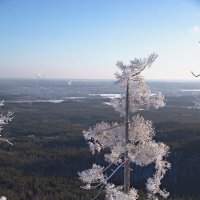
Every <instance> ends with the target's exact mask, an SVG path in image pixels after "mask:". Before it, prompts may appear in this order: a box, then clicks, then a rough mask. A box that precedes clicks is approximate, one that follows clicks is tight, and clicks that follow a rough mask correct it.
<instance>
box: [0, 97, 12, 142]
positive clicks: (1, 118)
mask: <svg viewBox="0 0 200 200" xmlns="http://www.w3.org/2000/svg"><path fill="white" fill-rule="evenodd" d="M2 106H4V101H0V109H1V107H2ZM12 115H13V113H12V112H10V111H9V112H8V113H7V114H3V113H0V133H1V132H2V130H3V126H4V125H6V124H7V123H8V122H10V121H11V120H12ZM0 141H5V142H7V143H9V144H11V145H12V143H11V142H10V141H9V140H8V139H6V138H2V137H1V134H0Z"/></svg>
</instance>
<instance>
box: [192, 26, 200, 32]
mask: <svg viewBox="0 0 200 200" xmlns="http://www.w3.org/2000/svg"><path fill="white" fill-rule="evenodd" d="M190 31H191V32H192V33H200V26H193V27H192V28H190Z"/></svg>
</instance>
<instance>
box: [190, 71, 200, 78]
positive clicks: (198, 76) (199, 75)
mask: <svg viewBox="0 0 200 200" xmlns="http://www.w3.org/2000/svg"><path fill="white" fill-rule="evenodd" d="M191 74H192V75H193V76H195V77H196V78H197V77H199V76H200V74H197V75H195V74H194V73H193V72H192V71H191Z"/></svg>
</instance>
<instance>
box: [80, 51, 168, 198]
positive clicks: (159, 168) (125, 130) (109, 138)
mask: <svg viewBox="0 0 200 200" xmlns="http://www.w3.org/2000/svg"><path fill="white" fill-rule="evenodd" d="M156 58H157V54H155V53H153V54H151V55H150V56H149V57H148V58H145V59H137V58H135V59H134V60H132V61H130V64H129V65H125V64H124V63H123V62H118V63H117V66H118V67H119V69H120V72H117V73H116V74H115V75H116V78H117V84H119V85H120V86H121V87H122V88H124V94H123V95H122V96H121V98H120V99H114V100H113V101H112V105H113V107H114V108H115V110H116V111H118V112H119V113H120V115H121V117H123V118H124V123H121V124H120V123H117V122H113V123H111V124H109V123H106V122H101V123H99V124H96V125H95V126H94V127H92V128H90V129H88V130H86V131H83V135H84V137H85V139H86V140H87V142H88V145H89V148H90V150H91V152H92V153H93V154H95V153H98V152H100V151H101V150H104V149H109V153H107V154H105V161H107V162H108V166H107V167H103V166H100V165H97V164H93V166H92V168H91V169H88V170H85V171H83V172H80V173H79V177H80V179H81V180H82V181H83V182H84V183H85V185H84V186H83V188H84V189H94V188H99V193H100V191H101V190H102V189H104V190H105V193H106V199H107V200H122V199H123V200H136V199H138V193H137V190H136V189H135V188H130V172H131V163H135V164H136V165H139V166H147V165H149V164H151V163H155V169H156V171H155V174H154V175H153V177H150V178H149V179H148V180H147V182H146V188H147V191H148V194H147V196H148V199H153V200H157V199H158V195H161V196H162V197H164V198H166V197H167V196H168V195H169V193H168V192H166V191H165V189H164V190H162V189H160V185H161V180H162V178H163V177H164V175H165V173H166V171H167V170H168V169H169V168H170V163H169V162H167V161H166V160H165V157H166V156H167V155H168V153H169V148H168V146H166V145H165V144H163V143H161V142H156V141H155V140H153V137H154V135H155V131H154V127H153V123H152V122H151V121H149V120H145V119H144V118H143V117H142V116H140V115H139V114H138V111H139V109H148V108H150V107H154V108H156V109H158V108H160V107H163V106H165V100H164V97H163V96H162V95H161V93H158V94H152V93H151V91H150V89H149V87H148V86H147V85H146V84H145V82H144V79H143V77H142V76H141V73H142V72H143V71H144V70H145V69H146V68H147V67H150V66H151V64H152V63H153V62H154V61H155V59H156ZM111 168H112V170H109V169H111ZM120 168H123V169H124V185H123V186H115V185H114V184H113V183H110V182H109V180H110V178H111V177H112V176H113V175H114V174H115V173H116V172H117V171H118V170H119V169H120ZM107 170H109V173H108V172H107ZM133 173H134V171H133ZM97 196H98V195H97Z"/></svg>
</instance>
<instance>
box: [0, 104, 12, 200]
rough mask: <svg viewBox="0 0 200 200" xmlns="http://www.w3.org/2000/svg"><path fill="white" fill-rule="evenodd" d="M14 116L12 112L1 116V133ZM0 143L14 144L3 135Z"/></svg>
mask: <svg viewBox="0 0 200 200" xmlns="http://www.w3.org/2000/svg"><path fill="white" fill-rule="evenodd" d="M2 106H4V101H0V108H1V107H2ZM12 115H13V113H12V112H8V113H7V114H3V113H1V114H0V133H1V132H2V130H3V126H4V125H5V124H7V123H8V122H10V121H11V120H12ZM0 141H4V142H7V143H8V144H11V145H12V143H11V142H10V141H9V140H8V139H5V138H2V137H1V134H0ZM6 199H7V198H6V197H5V196H1V197H0V200H6Z"/></svg>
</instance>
